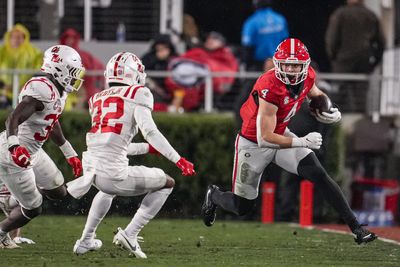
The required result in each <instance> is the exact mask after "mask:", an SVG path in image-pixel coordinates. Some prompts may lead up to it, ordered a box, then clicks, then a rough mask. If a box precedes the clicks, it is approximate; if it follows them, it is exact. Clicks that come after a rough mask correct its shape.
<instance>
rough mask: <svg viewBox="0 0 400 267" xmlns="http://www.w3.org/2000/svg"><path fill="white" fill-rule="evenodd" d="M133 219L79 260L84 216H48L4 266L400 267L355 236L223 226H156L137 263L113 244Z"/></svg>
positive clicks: (390, 251) (113, 223) (399, 251)
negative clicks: (77, 244)
mask: <svg viewBox="0 0 400 267" xmlns="http://www.w3.org/2000/svg"><path fill="white" fill-rule="evenodd" d="M129 221H130V218H128V217H107V218H106V219H105V220H104V222H103V223H102V224H101V225H100V227H99V229H98V233H97V237H98V238H100V239H101V240H102V241H103V247H102V249H101V250H99V251H96V252H91V253H88V254H86V255H83V256H76V255H74V254H73V253H72V247H73V245H74V243H75V241H76V240H77V239H78V238H79V237H80V234H81V231H82V228H83V225H84V222H85V217H82V216H76V217H72V216H42V217H39V218H36V219H35V220H34V221H32V222H31V223H30V224H29V225H28V226H26V228H25V229H24V235H25V236H27V237H29V238H32V239H33V240H35V241H36V245H23V248H21V249H14V250H5V249H2V250H0V266H7V267H10V266H26V267H28V266H29V267H30V266H174V267H176V266H224V267H229V266H291V267H293V266H320V267H322V266H400V246H398V245H393V244H388V243H384V242H382V241H379V240H378V241H375V242H373V243H371V244H368V245H363V246H358V245H356V243H355V242H353V240H352V237H351V236H349V235H340V234H332V233H324V232H321V231H318V230H306V229H300V228H293V227H290V226H288V225H287V224H273V225H263V224H260V223H249V222H224V221H218V222H217V223H216V225H214V226H213V227H211V228H207V227H205V226H203V224H202V223H201V221H200V220H161V219H160V220H153V221H152V222H150V224H149V225H147V226H146V227H145V229H144V230H143V231H142V236H143V237H144V239H145V242H144V243H142V245H141V246H142V249H143V251H144V252H145V253H147V256H148V259H145V260H142V259H136V258H133V257H130V256H129V255H128V252H126V251H123V250H121V249H119V248H117V247H115V246H114V245H113V244H112V242H111V241H112V237H113V235H114V234H113V231H114V230H115V229H116V228H117V226H125V225H126V224H127V223H128V222H129Z"/></svg>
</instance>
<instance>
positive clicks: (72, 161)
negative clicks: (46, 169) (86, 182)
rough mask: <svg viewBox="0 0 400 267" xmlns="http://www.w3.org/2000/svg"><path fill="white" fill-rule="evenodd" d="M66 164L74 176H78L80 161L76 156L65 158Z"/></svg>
mask: <svg viewBox="0 0 400 267" xmlns="http://www.w3.org/2000/svg"><path fill="white" fill-rule="evenodd" d="M67 161H68V164H69V165H71V167H72V170H73V172H74V175H75V177H78V176H79V175H81V173H82V170H83V168H82V163H81V161H80V159H79V158H78V157H71V158H68V159H67Z"/></svg>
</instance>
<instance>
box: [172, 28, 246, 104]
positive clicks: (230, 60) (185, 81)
mask: <svg viewBox="0 0 400 267" xmlns="http://www.w3.org/2000/svg"><path fill="white" fill-rule="evenodd" d="M238 67H239V65H238V61H237V60H236V58H235V56H234V55H233V53H232V51H231V49H230V48H229V47H228V46H227V45H226V40H225V37H224V36H223V35H222V34H220V33H218V32H210V33H209V34H208V35H207V38H206V41H205V43H204V46H203V47H199V48H193V49H190V50H189V51H187V52H186V53H184V54H183V55H182V56H179V57H177V58H176V59H174V60H172V61H171V64H170V69H171V70H172V77H170V78H168V79H167V86H168V88H169V90H170V91H171V92H172V94H173V101H172V106H171V109H170V110H171V111H174V110H179V108H181V107H183V108H184V110H185V111H189V110H193V109H197V108H199V107H200V105H201V103H202V101H203V99H204V88H205V84H204V76H206V75H208V74H209V72H228V73H236V72H237V71H238ZM234 80H235V77H226V76H224V77H214V78H212V85H213V90H214V93H216V94H217V95H223V94H225V93H226V92H228V91H229V90H230V89H231V86H232V84H233V82H234Z"/></svg>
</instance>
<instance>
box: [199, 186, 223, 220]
mask: <svg viewBox="0 0 400 267" xmlns="http://www.w3.org/2000/svg"><path fill="white" fill-rule="evenodd" d="M218 189H219V188H218V186H216V185H209V186H208V187H207V192H206V196H205V197H204V202H203V205H202V206H201V216H202V217H203V222H204V224H205V225H206V226H212V225H213V224H214V222H215V218H216V216H217V205H216V204H214V203H213V201H212V199H211V195H212V193H213V192H214V191H215V190H218Z"/></svg>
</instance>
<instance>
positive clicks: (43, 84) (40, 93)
mask: <svg viewBox="0 0 400 267" xmlns="http://www.w3.org/2000/svg"><path fill="white" fill-rule="evenodd" d="M55 90H57V89H56V88H55V87H54V85H53V84H52V83H50V82H49V81H48V80H47V79H46V78H42V77H34V78H31V79H30V80H29V81H27V82H26V83H25V85H24V87H23V88H22V90H21V93H20V95H19V100H20V101H21V100H22V98H23V97H24V96H31V97H33V98H35V99H37V100H39V101H41V102H51V101H54V100H55V98H56V91H55Z"/></svg>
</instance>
